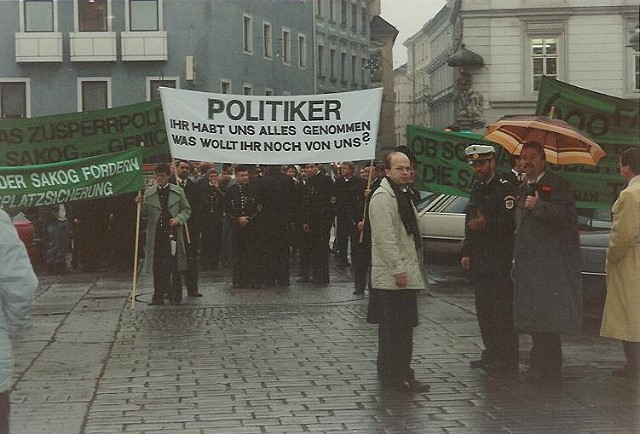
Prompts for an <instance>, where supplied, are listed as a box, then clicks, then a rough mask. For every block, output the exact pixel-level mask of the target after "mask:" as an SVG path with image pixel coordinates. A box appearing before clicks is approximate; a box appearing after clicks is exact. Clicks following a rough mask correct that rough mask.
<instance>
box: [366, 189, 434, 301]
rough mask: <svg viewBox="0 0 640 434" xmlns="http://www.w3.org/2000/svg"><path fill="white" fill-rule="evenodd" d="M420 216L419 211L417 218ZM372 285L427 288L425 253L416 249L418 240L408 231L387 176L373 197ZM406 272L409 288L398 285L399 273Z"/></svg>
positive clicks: (371, 217)
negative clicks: (424, 264)
mask: <svg viewBox="0 0 640 434" xmlns="http://www.w3.org/2000/svg"><path fill="white" fill-rule="evenodd" d="M414 212H415V209H414ZM417 218H418V215H417V213H416V219H417ZM369 220H370V222H371V284H372V286H373V288H376V289H388V290H393V289H424V288H426V281H425V279H424V274H423V270H422V252H420V253H419V252H418V251H417V250H416V245H415V240H414V238H413V236H412V235H409V234H408V233H407V230H406V229H405V227H404V225H403V224H402V220H401V219H400V213H399V211H398V202H397V200H396V195H395V193H394V192H393V189H392V188H391V185H390V184H389V181H388V180H387V179H386V178H385V179H383V180H382V182H381V183H380V187H378V189H376V191H375V192H374V193H373V195H372V196H371V203H370V205H369ZM401 273H407V286H406V288H399V287H397V286H396V284H395V277H394V276H396V275H398V274H401Z"/></svg>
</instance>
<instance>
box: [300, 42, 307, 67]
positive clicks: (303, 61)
mask: <svg viewBox="0 0 640 434" xmlns="http://www.w3.org/2000/svg"><path fill="white" fill-rule="evenodd" d="M298 66H299V67H300V68H302V69H304V68H306V67H307V37H306V36H305V35H298Z"/></svg>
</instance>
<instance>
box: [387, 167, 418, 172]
mask: <svg viewBox="0 0 640 434" xmlns="http://www.w3.org/2000/svg"><path fill="white" fill-rule="evenodd" d="M391 170H395V171H396V172H401V173H404V172H407V173H411V172H413V169H412V168H411V167H392V168H391Z"/></svg>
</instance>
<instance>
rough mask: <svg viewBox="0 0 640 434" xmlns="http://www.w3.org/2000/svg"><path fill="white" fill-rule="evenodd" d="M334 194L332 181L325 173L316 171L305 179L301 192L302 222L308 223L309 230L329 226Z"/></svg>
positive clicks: (312, 230)
mask: <svg viewBox="0 0 640 434" xmlns="http://www.w3.org/2000/svg"><path fill="white" fill-rule="evenodd" d="M334 205H335V196H334V192H333V181H331V178H329V177H328V176H327V175H323V174H322V173H320V172H319V173H317V174H316V175H315V176H311V177H309V178H308V179H307V182H306V183H305V185H304V189H303V192H302V224H308V225H309V228H310V229H311V232H322V231H326V230H329V228H331V224H332V220H333V212H334V210H333V207H334Z"/></svg>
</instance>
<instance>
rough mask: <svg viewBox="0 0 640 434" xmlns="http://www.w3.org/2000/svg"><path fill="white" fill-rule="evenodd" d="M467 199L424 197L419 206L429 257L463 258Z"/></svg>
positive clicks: (436, 195)
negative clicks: (433, 255)
mask: <svg viewBox="0 0 640 434" xmlns="http://www.w3.org/2000/svg"><path fill="white" fill-rule="evenodd" d="M467 203H469V198H468V197H462V196H452V195H450V194H431V195H425V196H424V197H423V199H422V200H421V201H420V202H418V204H417V205H416V209H417V210H418V215H419V220H420V226H421V227H422V228H424V229H423V230H424V231H425V232H423V233H422V246H423V250H424V253H425V254H426V255H431V254H442V255H458V256H459V255H460V254H461V253H462V241H463V240H464V219H465V215H464V210H465V208H466V206H467Z"/></svg>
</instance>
